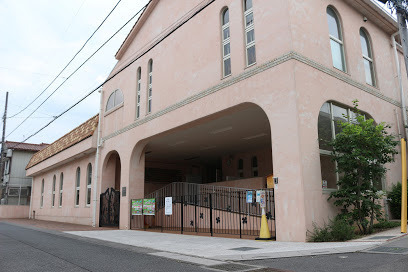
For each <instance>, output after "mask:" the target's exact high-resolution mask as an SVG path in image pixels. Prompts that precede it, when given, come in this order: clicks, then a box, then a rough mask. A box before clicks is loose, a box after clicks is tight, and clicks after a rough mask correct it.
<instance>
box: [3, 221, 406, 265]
mask: <svg viewBox="0 0 408 272" xmlns="http://www.w3.org/2000/svg"><path fill="white" fill-rule="evenodd" d="M101 235H103V232H101ZM381 250H382V251H394V254H388V253H384V252H383V253H371V252H370V251H369V252H366V253H344V254H333V255H320V256H309V257H293V258H281V259H265V260H257V261H246V262H242V263H241V265H251V266H252V267H248V266H247V267H241V268H242V269H248V268H252V269H254V268H255V267H254V266H257V267H265V268H266V269H261V270H258V271H259V272H261V271H262V272H272V271H274V272H276V271H301V272H303V271H304V272H308V271H310V272H312V271H313V272H319V271H324V272H326V271H330V272H337V271H339V272H340V271H353V272H360V271H361V272H363V271H364V272H365V271H373V272H378V271H408V237H405V238H403V239H399V240H396V241H394V242H391V243H388V244H386V245H382V248H379V249H378V250H377V252H378V251H381ZM398 250H400V251H402V252H401V254H395V252H396V251H398ZM151 253H153V254H158V253H160V252H158V251H155V250H151V249H146V248H139V247H132V246H126V245H121V244H116V243H110V242H105V241H101V240H94V239H88V238H81V237H78V236H73V235H69V234H64V233H61V232H57V231H47V230H41V231H39V230H37V229H33V228H23V227H20V226H16V225H12V224H7V223H1V222H0V272H3V271H13V272H20V271H24V272H25V271H30V272H31V271H40V272H46V271H53V272H55V271H98V272H99V271H119V272H126V271H132V272H138V271H143V272H144V271H149V272H155V271H166V272H167V271H168V272H172V271H175V272H183V271H186V272H196V271H198V272H199V271H214V270H210V269H208V267H205V266H204V265H208V264H204V265H202V264H191V263H186V262H182V261H177V260H172V259H167V258H163V257H159V256H154V255H150V254H151ZM205 261H206V260H204V262H205ZM207 261H208V260H207ZM234 266H235V268H238V266H239V264H231V263H229V264H227V267H224V269H225V270H223V271H242V269H233V268H234ZM212 268H215V267H212ZM279 269H280V270H279ZM218 271H221V270H218ZM247 271H248V270H247Z"/></svg>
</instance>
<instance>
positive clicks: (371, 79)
mask: <svg viewBox="0 0 408 272" xmlns="http://www.w3.org/2000/svg"><path fill="white" fill-rule="evenodd" d="M360 41H361V51H362V53H363V63H364V70H365V77H366V82H367V84H370V85H371V86H375V84H376V82H375V73H374V62H373V52H372V48H371V43H370V39H369V38H368V34H367V32H366V31H365V30H364V29H363V28H360Z"/></svg>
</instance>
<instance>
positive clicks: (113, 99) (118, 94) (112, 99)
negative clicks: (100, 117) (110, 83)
mask: <svg viewBox="0 0 408 272" xmlns="http://www.w3.org/2000/svg"><path fill="white" fill-rule="evenodd" d="M122 103H123V94H122V91H121V90H119V89H117V90H115V91H114V92H113V93H112V94H111V95H110V96H109V99H108V103H106V110H105V111H109V110H111V109H113V108H115V107H116V106H119V105H120V104H122Z"/></svg>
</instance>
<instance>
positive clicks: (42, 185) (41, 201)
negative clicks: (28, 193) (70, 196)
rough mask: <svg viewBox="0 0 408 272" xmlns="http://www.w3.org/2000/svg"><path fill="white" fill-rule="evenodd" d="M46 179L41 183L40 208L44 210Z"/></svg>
mask: <svg viewBox="0 0 408 272" xmlns="http://www.w3.org/2000/svg"><path fill="white" fill-rule="evenodd" d="M44 183H45V182H44V179H42V181H41V197H40V208H41V209H42V208H43V207H44V186H45V185H44Z"/></svg>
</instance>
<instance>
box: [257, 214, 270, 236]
mask: <svg viewBox="0 0 408 272" xmlns="http://www.w3.org/2000/svg"><path fill="white" fill-rule="evenodd" d="M255 240H272V238H271V233H270V231H269V227H268V219H266V214H265V208H262V218H261V230H260V231H259V237H258V238H255Z"/></svg>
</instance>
